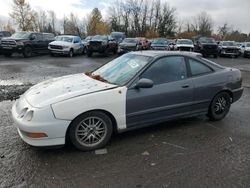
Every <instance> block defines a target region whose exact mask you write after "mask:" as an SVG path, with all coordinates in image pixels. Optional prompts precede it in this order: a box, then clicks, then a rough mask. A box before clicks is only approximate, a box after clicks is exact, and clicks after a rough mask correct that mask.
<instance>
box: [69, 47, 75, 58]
mask: <svg viewBox="0 0 250 188" xmlns="http://www.w3.org/2000/svg"><path fill="white" fill-rule="evenodd" d="M73 56H74V51H73V49H70V51H69V57H70V58H71V57H73Z"/></svg>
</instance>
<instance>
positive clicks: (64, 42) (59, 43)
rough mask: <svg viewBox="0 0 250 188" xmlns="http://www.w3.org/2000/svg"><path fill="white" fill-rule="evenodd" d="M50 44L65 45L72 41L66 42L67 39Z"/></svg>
mask: <svg viewBox="0 0 250 188" xmlns="http://www.w3.org/2000/svg"><path fill="white" fill-rule="evenodd" d="M49 44H50V45H58V46H64V45H69V44H71V42H66V41H53V42H51V43H49Z"/></svg>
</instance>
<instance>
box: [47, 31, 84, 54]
mask: <svg viewBox="0 0 250 188" xmlns="http://www.w3.org/2000/svg"><path fill="white" fill-rule="evenodd" d="M48 49H49V51H50V55H51V56H54V55H55V54H58V55H68V56H69V57H73V56H74V55H75V54H83V53H84V45H83V43H82V40H81V38H80V37H79V36H73V35H60V36H57V37H56V39H55V41H54V42H51V43H49V47H48Z"/></svg>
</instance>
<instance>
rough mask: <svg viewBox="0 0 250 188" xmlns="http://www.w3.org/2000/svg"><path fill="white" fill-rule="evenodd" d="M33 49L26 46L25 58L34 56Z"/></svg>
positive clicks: (24, 50)
mask: <svg viewBox="0 0 250 188" xmlns="http://www.w3.org/2000/svg"><path fill="white" fill-rule="evenodd" d="M32 53H33V52H32V48H31V47H30V46H26V47H24V49H23V56H24V57H31V56H32Z"/></svg>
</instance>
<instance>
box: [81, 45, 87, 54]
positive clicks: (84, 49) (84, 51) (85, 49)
mask: <svg viewBox="0 0 250 188" xmlns="http://www.w3.org/2000/svg"><path fill="white" fill-rule="evenodd" d="M86 53H87V48H86V47H84V48H83V51H82V54H83V55H85V54H86Z"/></svg>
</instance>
